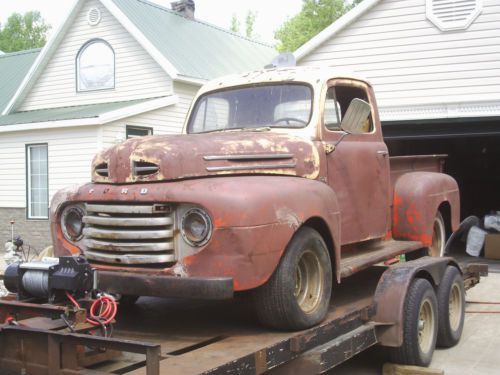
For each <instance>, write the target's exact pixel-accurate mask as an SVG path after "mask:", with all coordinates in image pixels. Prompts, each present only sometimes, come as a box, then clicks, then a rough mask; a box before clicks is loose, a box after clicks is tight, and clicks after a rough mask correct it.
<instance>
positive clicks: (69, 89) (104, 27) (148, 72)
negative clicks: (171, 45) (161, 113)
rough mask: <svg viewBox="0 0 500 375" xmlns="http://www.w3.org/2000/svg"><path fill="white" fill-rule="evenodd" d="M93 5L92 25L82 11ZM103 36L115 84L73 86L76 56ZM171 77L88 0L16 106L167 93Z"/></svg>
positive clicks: (36, 106) (35, 106)
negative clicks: (97, 17)
mask: <svg viewBox="0 0 500 375" xmlns="http://www.w3.org/2000/svg"><path fill="white" fill-rule="evenodd" d="M91 7H98V8H99V9H100V11H101V14H102V20H101V22H100V23H99V24H98V25H96V26H89V25H88V23H87V12H88V10H89V9H90V8H91ZM95 38H101V39H104V40H106V41H107V42H108V43H109V44H110V45H111V47H112V48H113V50H114V52H115V59H116V60H115V66H116V68H115V88H114V89H110V90H103V91H93V92H80V93H78V92H76V81H75V74H76V73H75V59H76V56H77V54H78V51H79V50H80V48H81V47H82V46H83V45H84V44H85V43H86V42H87V41H89V40H91V39H95ZM171 91H172V80H171V79H170V77H169V76H168V75H167V74H166V73H165V72H164V70H163V69H162V68H161V67H160V66H159V65H158V64H157V63H156V62H155V61H154V60H153V58H152V57H151V56H150V55H149V54H148V53H147V52H146V51H145V50H144V49H143V48H142V47H141V46H140V45H139V44H138V43H137V42H136V40H135V39H134V38H133V37H132V36H131V35H130V34H129V33H128V32H127V31H126V30H125V29H124V28H123V27H122V26H121V24H120V23H119V22H118V21H117V20H116V19H115V18H114V17H113V16H112V15H111V14H110V13H109V12H108V11H107V9H106V8H105V7H104V6H103V5H102V4H101V3H100V2H98V1H96V0H89V1H87V2H86V3H85V4H84V5H83V7H82V9H81V10H80V12H79V14H78V15H77V16H76V18H75V20H74V21H73V23H72V25H71V26H70V28H69V29H68V31H67V33H66V35H65V37H64V38H63V40H62V42H61V44H60V45H59V47H58V48H57V51H56V52H55V53H54V55H53V56H52V57H51V59H50V61H49V63H48V64H47V66H46V67H45V69H44V71H43V72H42V73H41V75H40V76H39V78H38V81H37V82H36V83H35V85H34V86H33V88H32V89H31V91H30V92H29V93H28V95H27V97H26V98H25V99H24V101H23V103H22V104H21V105H20V108H18V110H22V111H25V110H33V109H40V108H53V107H64V106H74V105H84V104H94V103H103V102H109V101H122V100H133V99H140V98H148V97H157V96H164V95H169V94H170V93H171Z"/></svg>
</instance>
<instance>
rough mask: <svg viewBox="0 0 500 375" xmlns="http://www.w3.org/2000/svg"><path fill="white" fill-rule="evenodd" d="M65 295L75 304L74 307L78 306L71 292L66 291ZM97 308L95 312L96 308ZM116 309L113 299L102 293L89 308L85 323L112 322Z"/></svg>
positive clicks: (104, 323) (95, 324) (96, 324)
mask: <svg viewBox="0 0 500 375" xmlns="http://www.w3.org/2000/svg"><path fill="white" fill-rule="evenodd" d="M66 297H68V299H69V300H70V301H71V302H72V303H73V305H75V307H77V308H80V304H79V303H78V302H77V301H76V300H75V299H74V298H73V296H72V295H71V294H69V293H68V291H66ZM97 309H99V312H98V313H97V312H96V310H97ZM117 311H118V304H117V303H116V301H115V299H114V298H113V297H111V296H107V295H102V296H100V297H99V298H98V299H96V300H95V301H94V302H92V305H91V306H90V309H89V317H88V318H87V323H89V324H92V325H93V326H101V327H102V326H106V325H108V324H110V323H111V322H113V320H114V319H115V316H116V312H117Z"/></svg>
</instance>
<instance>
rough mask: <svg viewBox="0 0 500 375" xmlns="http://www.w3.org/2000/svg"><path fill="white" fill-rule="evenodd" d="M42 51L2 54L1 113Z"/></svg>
mask: <svg viewBox="0 0 500 375" xmlns="http://www.w3.org/2000/svg"><path fill="white" fill-rule="evenodd" d="M39 52H40V49H32V50H28V51H21V52H13V53H0V72H2V74H0V113H1V111H2V110H3V109H4V108H5V106H6V105H7V103H8V102H9V100H10V99H11V98H12V96H13V95H14V93H15V92H16V90H17V88H18V87H19V85H20V84H21V82H22V80H23V78H24V76H25V75H26V73H27V72H28V70H29V69H30V68H31V65H33V62H34V61H35V59H36V57H37V56H38V53H39Z"/></svg>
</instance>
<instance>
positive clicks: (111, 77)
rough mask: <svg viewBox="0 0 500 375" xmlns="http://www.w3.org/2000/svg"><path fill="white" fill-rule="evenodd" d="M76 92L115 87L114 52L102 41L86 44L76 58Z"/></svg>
mask: <svg viewBox="0 0 500 375" xmlns="http://www.w3.org/2000/svg"><path fill="white" fill-rule="evenodd" d="M76 87H77V91H94V90H105V89H112V88H114V87H115V52H114V51H113V48H111V46H110V45H109V44H108V43H106V42H105V41H104V40H100V39H95V40H91V41H90V42H87V43H86V44H85V45H84V46H83V47H82V48H81V49H80V52H78V55H77V56H76Z"/></svg>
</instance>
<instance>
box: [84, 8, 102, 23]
mask: <svg viewBox="0 0 500 375" xmlns="http://www.w3.org/2000/svg"><path fill="white" fill-rule="evenodd" d="M87 22H88V24H89V25H90V26H95V25H97V24H98V23H99V22H101V11H100V10H99V9H98V8H90V9H89V12H88V13H87Z"/></svg>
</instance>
